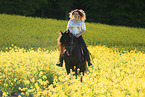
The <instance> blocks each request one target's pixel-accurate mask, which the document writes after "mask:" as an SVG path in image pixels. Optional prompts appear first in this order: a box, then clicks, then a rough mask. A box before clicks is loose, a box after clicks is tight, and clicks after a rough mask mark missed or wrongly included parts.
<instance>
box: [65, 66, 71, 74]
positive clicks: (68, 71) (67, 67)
mask: <svg viewBox="0 0 145 97" xmlns="http://www.w3.org/2000/svg"><path fill="white" fill-rule="evenodd" d="M65 68H66V72H67V75H68V74H69V73H70V68H69V66H68V64H65Z"/></svg>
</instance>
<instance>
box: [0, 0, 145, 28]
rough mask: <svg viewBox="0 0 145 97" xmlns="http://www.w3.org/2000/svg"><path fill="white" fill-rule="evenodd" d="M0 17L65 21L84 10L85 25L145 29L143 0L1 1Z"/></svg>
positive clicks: (144, 4)
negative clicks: (72, 14) (3, 15)
mask: <svg viewBox="0 0 145 97" xmlns="http://www.w3.org/2000/svg"><path fill="white" fill-rule="evenodd" d="M0 2H1V3H0V13H7V14H19V15H25V16H34V17H36V16H37V17H47V18H56V19H66V20H67V19H68V13H69V12H70V11H71V10H73V9H76V8H78V9H83V10H85V12H86V14H87V21H88V22H100V23H106V24H113V25H125V26H136V27H145V11H144V10H145V1H144V0H121V1H120V0H90V1H87V0H0Z"/></svg>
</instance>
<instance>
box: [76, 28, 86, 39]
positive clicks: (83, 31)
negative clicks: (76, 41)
mask: <svg viewBox="0 0 145 97" xmlns="http://www.w3.org/2000/svg"><path fill="white" fill-rule="evenodd" d="M84 33H85V30H82V32H81V33H80V34H78V35H75V37H76V38H78V37H80V36H81V35H83V34H84Z"/></svg>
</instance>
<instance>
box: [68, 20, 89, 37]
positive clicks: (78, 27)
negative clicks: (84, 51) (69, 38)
mask: <svg viewBox="0 0 145 97" xmlns="http://www.w3.org/2000/svg"><path fill="white" fill-rule="evenodd" d="M67 29H69V30H70V32H71V33H72V34H73V35H78V34H80V33H81V32H82V31H83V30H86V26H85V22H84V21H82V20H81V21H80V22H78V23H75V22H74V21H73V20H72V19H70V20H69V21H68V24H67Z"/></svg>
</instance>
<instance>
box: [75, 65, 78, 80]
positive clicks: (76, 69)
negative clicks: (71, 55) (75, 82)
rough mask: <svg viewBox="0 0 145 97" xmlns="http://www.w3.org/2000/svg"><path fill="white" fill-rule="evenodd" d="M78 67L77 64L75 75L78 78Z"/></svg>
mask: <svg viewBox="0 0 145 97" xmlns="http://www.w3.org/2000/svg"><path fill="white" fill-rule="evenodd" d="M77 69H78V66H76V68H75V76H76V79H77V73H78V72H77V71H78V70H77Z"/></svg>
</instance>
